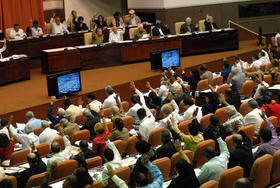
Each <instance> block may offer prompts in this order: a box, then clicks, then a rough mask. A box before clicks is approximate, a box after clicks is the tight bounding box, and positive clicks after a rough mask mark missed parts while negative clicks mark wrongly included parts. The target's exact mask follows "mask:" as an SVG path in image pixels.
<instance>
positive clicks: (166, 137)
mask: <svg viewBox="0 0 280 188" xmlns="http://www.w3.org/2000/svg"><path fill="white" fill-rule="evenodd" d="M160 139H161V141H162V143H163V144H162V146H161V147H160V148H158V149H157V150H156V152H157V158H158V159H159V158H162V157H168V158H170V159H171V157H172V155H173V154H174V153H176V152H177V150H176V148H175V147H174V144H173V143H172V142H171V136H170V133H169V131H168V130H164V131H162V132H161V134H160Z"/></svg>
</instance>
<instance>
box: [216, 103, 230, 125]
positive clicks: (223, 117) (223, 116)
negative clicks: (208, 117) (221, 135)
mask: <svg viewBox="0 0 280 188" xmlns="http://www.w3.org/2000/svg"><path fill="white" fill-rule="evenodd" d="M215 115H216V116H217V117H218V118H219V124H221V125H222V124H224V123H225V122H226V121H227V120H228V115H227V113H226V107H222V108H219V109H218V110H216V112H215Z"/></svg>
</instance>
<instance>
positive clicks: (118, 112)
mask: <svg viewBox="0 0 280 188" xmlns="http://www.w3.org/2000/svg"><path fill="white" fill-rule="evenodd" d="M119 97H120V96H119V94H116V96H115V100H116V103H117V106H113V107H112V108H111V113H112V115H113V116H112V123H113V124H114V125H115V120H116V119H117V118H123V117H124V116H125V112H124V109H123V106H122V103H121V102H120V100H119Z"/></svg>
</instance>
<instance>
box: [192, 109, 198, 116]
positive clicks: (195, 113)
mask: <svg viewBox="0 0 280 188" xmlns="http://www.w3.org/2000/svg"><path fill="white" fill-rule="evenodd" d="M197 114H198V108H196V109H195V110H194V111H193V114H192V116H193V118H196V116H197Z"/></svg>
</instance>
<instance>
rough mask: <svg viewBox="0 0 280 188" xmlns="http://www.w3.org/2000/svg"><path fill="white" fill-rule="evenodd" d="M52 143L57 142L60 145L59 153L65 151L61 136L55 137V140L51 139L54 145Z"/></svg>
mask: <svg viewBox="0 0 280 188" xmlns="http://www.w3.org/2000/svg"><path fill="white" fill-rule="evenodd" d="M54 142H58V143H59V145H60V151H62V150H64V149H65V145H64V141H63V139H62V137H61V136H57V137H55V138H54V139H53V143H54Z"/></svg>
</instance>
